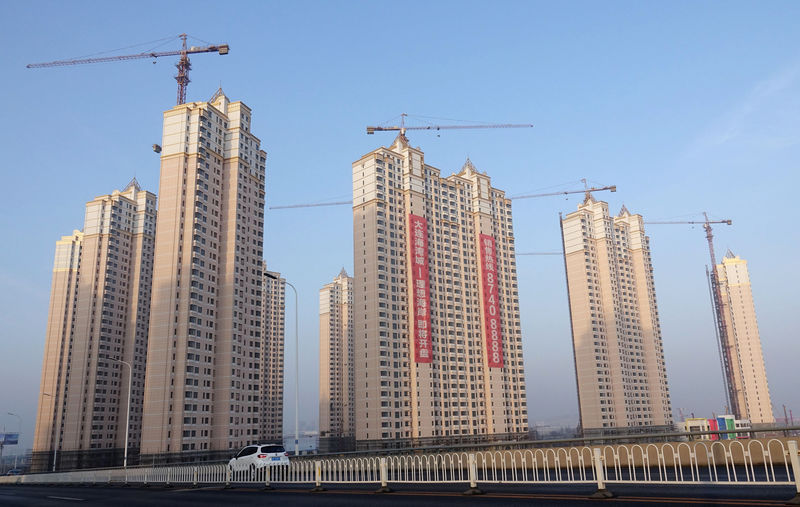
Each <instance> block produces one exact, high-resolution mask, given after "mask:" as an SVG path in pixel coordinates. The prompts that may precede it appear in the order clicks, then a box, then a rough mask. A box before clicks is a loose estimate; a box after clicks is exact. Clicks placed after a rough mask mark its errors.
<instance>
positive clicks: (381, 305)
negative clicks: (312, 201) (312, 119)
mask: <svg viewBox="0 0 800 507" xmlns="http://www.w3.org/2000/svg"><path fill="white" fill-rule="evenodd" d="M410 214H413V215H415V216H419V217H424V218H425V219H426V220H427V233H426V234H422V236H423V237H424V236H427V237H426V238H424V239H426V240H427V243H428V255H427V257H424V256H417V255H416V254H417V251H416V248H417V247H416V245H417V243H416V239H417V238H416V237H415V236H414V235H413V234H412V233H411V232H410V231H409V221H410V218H409V215H410ZM481 234H486V235H488V236H490V237H492V238H494V240H495V242H496V252H497V258H496V266H497V268H496V269H497V287H498V295H499V315H500V328H501V330H502V347H501V350H500V356H501V357H502V359H503V360H504V363H503V366H502V367H498V368H490V367H489V366H488V360H489V357H488V354H487V336H486V331H485V329H486V323H487V315H484V304H483V289H484V287H483V275H484V264H483V263H482V262H481V260H482V259H481V254H480V252H481V243H480V235H481ZM353 250H354V262H355V264H354V269H355V271H354V273H353V322H354V330H355V331H354V344H355V354H354V364H355V399H356V412H355V413H356V440H357V441H358V442H359V444H358V445H359V446H361V447H365V446H370V445H404V444H403V442H410V439H420V438H431V439H438V440H464V439H470V438H473V439H474V438H485V437H486V436H487V435H500V434H511V433H521V432H526V431H527V430H528V412H527V405H526V397H525V371H524V366H523V360H522V333H521V328H520V317H519V301H518V291H517V274H516V263H515V255H514V232H513V226H512V218H511V201H510V200H509V199H507V198H506V197H505V194H504V193H503V192H502V191H501V190H498V189H496V188H493V187H492V186H491V181H490V178H489V176H487V175H486V174H485V173H481V172H478V171H477V170H476V169H475V168H474V167H473V165H472V164H471V163H470V162H469V161H467V163H466V164H465V165H464V167H463V169H462V170H461V172H459V173H458V174H453V175H451V176H448V177H446V178H442V177H441V176H440V171H439V169H436V168H434V167H432V166H429V165H427V164H425V160H424V153H423V152H422V151H421V150H419V149H415V148H412V147H410V146H409V144H408V140H407V139H406V138H405V136H404V135H402V134H401V135H400V136H398V137H397V139H396V140H395V141H394V143H393V144H392V145H391V146H390V147H389V148H383V147H382V148H378V149H376V150H374V151H372V152H370V153H368V154H366V155H364V156H363V157H361V158H360V159H359V160H357V161H356V162H354V163H353ZM418 258H419V261H420V262H421V263H423V264H424V266H426V267H427V269H428V274H429V291H430V292H429V297H428V298H424V297H423V296H422V295H421V293H420V292H418V289H419V287H418V286H413V285H412V277H411V276H409V272H408V269H409V266H410V265H411V264H412V263H414V262H416V261H417V259H418ZM418 296H419V298H420V301H419V302H417V297H418ZM412 305H416V306H418V307H423V306H424V308H425V310H426V312H427V311H428V310H429V316H430V330H429V332H428V330H424V329H422V327H420V330H423V331H425V332H426V333H425V335H426V336H428V337H429V339H430V343H429V344H430V346H431V352H432V357H431V362H416V361H415V349H414V347H415V345H414V340H413V339H412V337H415V336H417V335H419V333H418V330H417V328H416V327H415V326H418V325H419V324H417V322H418V321H417V320H415V319H414V316H413V313H414V312H412ZM420 305H422V306H420ZM424 325H425V326H427V323H424ZM420 326H421V325H420ZM398 441H399V442H398ZM410 443H413V442H410Z"/></svg>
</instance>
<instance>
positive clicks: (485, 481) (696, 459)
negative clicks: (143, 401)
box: [0, 438, 800, 501]
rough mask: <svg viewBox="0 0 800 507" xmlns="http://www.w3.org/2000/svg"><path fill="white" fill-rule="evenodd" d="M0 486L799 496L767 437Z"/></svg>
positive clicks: (793, 468) (194, 469)
mask: <svg viewBox="0 0 800 507" xmlns="http://www.w3.org/2000/svg"><path fill="white" fill-rule="evenodd" d="M0 484H84V485H89V484H108V485H136V486H156V485H157V486H166V487H170V486H200V485H219V486H228V487H233V486H241V485H249V486H259V487H264V488H269V487H271V486H272V485H281V484H307V485H313V487H314V489H315V490H321V489H323V488H324V486H325V485H326V484H330V485H334V484H349V485H376V486H379V488H380V489H379V490H378V491H383V492H388V491H391V489H390V485H391V484H412V485H414V484H463V485H465V486H467V487H468V488H469V489H467V491H466V492H468V493H470V492H471V493H480V489H479V486H480V485H489V484H525V485H537V484H562V485H568V484H586V485H592V484H594V485H596V487H597V492H596V493H595V495H597V496H598V497H607V496H610V495H611V494H610V493H609V492H608V490H609V486H613V485H615V484H671V485H729V486H737V485H739V486H744V485H753V486H756V485H757V486H783V487H787V486H788V487H791V486H794V488H795V491H796V493H797V496H796V497H795V500H797V501H800V454H798V441H797V439H786V438H783V439H781V438H770V439H745V440H720V441H691V442H672V443H658V444H656V443H641V444H621V445H600V446H578V447H564V448H531V449H508V450H475V451H459V452H440V453H413V454H399V455H389V456H358V457H325V458H322V457H307V458H301V459H293V460H291V461H290V463H289V464H285V465H273V466H265V467H262V468H254V467H253V468H251V469H247V470H232V469H231V468H229V466H228V465H227V464H224V463H216V464H192V465H170V466H137V467H128V468H127V469H126V468H112V469H99V470H75V471H69V472H55V473H41V474H28V475H20V476H10V477H0Z"/></svg>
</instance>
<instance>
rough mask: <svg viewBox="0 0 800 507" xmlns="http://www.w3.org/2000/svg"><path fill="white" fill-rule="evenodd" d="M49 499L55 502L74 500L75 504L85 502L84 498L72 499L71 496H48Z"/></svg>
mask: <svg viewBox="0 0 800 507" xmlns="http://www.w3.org/2000/svg"><path fill="white" fill-rule="evenodd" d="M47 498H53V499H55V500H72V501H73V502H82V501H83V498H72V497H71V496H48V497H47Z"/></svg>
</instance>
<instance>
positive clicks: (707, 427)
mask: <svg viewBox="0 0 800 507" xmlns="http://www.w3.org/2000/svg"><path fill="white" fill-rule="evenodd" d="M750 429H751V426H750V421H748V420H747V419H736V418H735V417H734V416H733V415H721V416H717V417H713V418H711V419H706V418H703V417H691V418H688V419H686V420H685V421H684V422H683V431H685V432H687V433H699V432H706V431H724V430H743V431H746V430H750ZM748 436H749V432H748V433H714V434H707V435H695V436H693V437H691V439H692V440H731V439H735V438H748Z"/></svg>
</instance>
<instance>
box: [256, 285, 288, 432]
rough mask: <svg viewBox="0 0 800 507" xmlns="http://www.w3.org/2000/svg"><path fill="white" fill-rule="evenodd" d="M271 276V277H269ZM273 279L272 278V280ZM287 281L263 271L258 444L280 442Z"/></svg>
mask: <svg viewBox="0 0 800 507" xmlns="http://www.w3.org/2000/svg"><path fill="white" fill-rule="evenodd" d="M268 275H271V276H268ZM273 277H274V278H273ZM285 313H286V280H285V279H284V278H281V274H280V273H276V272H273V271H264V291H263V309H262V312H261V352H260V356H261V358H260V359H261V365H262V366H261V374H260V376H261V393H260V398H261V399H260V402H261V404H260V414H259V424H260V430H259V434H258V436H259V441H260V442H262V443H263V442H266V443H281V442H283V347H284V341H285V324H286V319H285Z"/></svg>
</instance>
